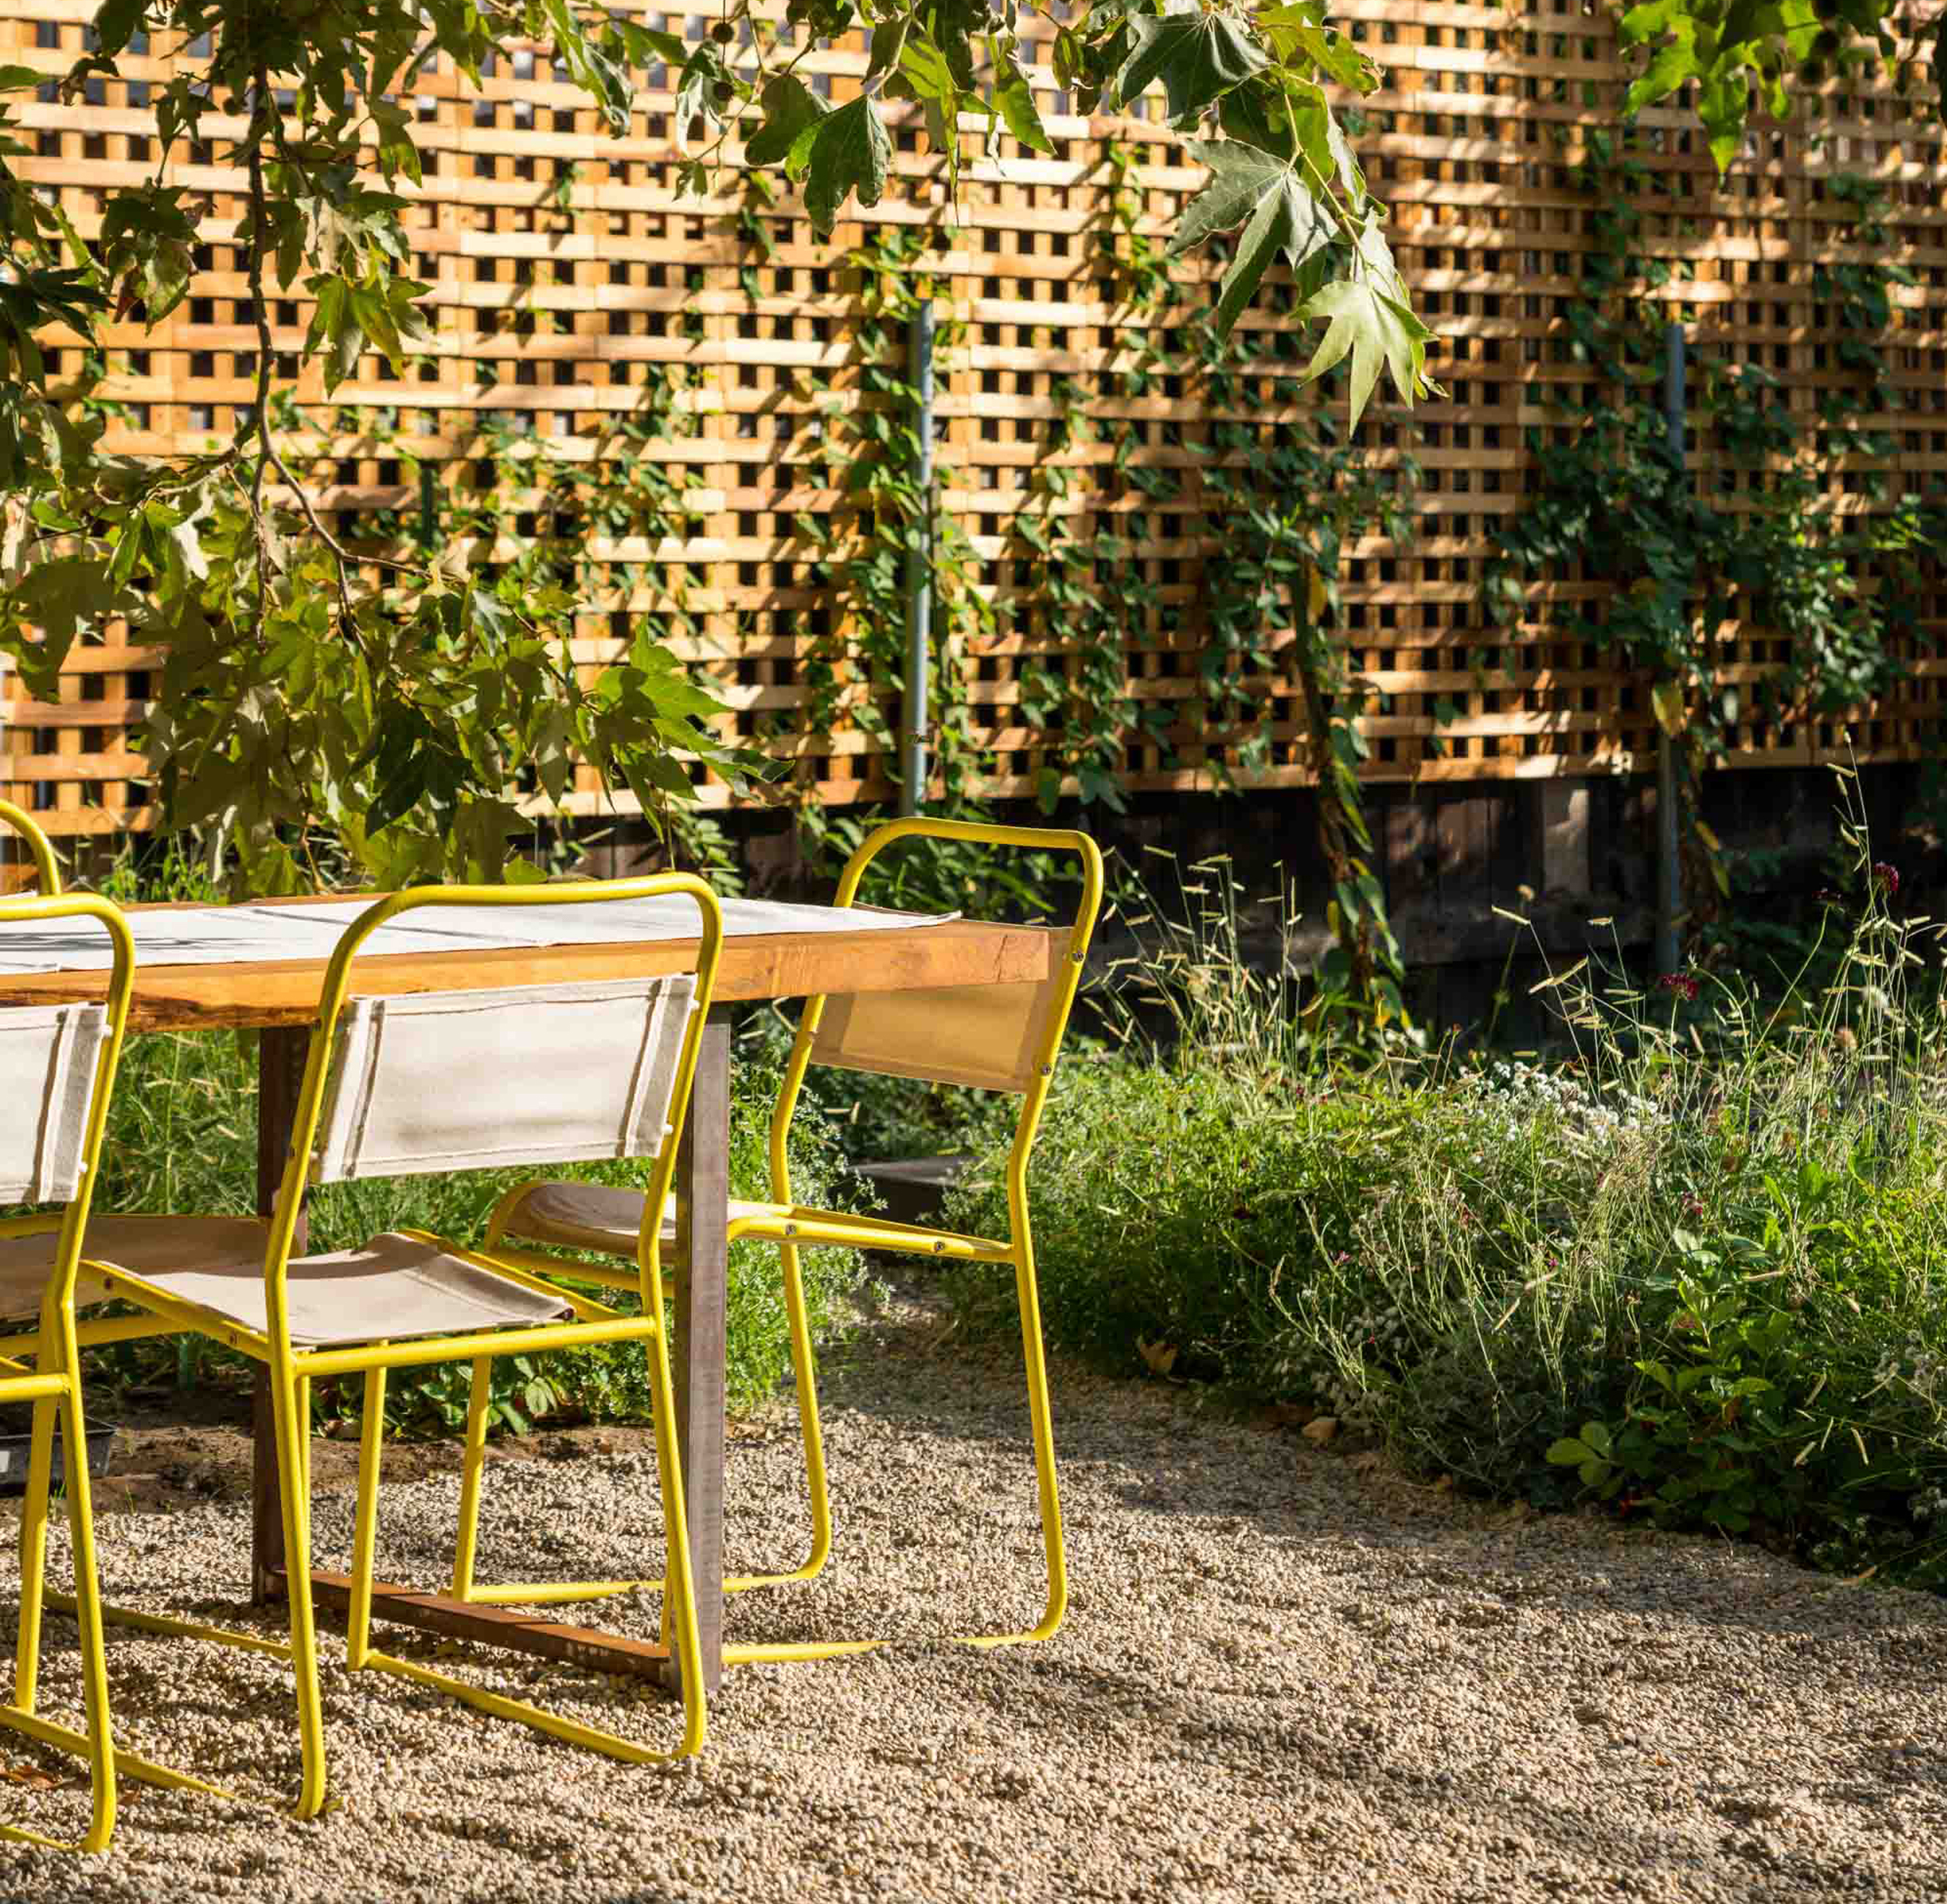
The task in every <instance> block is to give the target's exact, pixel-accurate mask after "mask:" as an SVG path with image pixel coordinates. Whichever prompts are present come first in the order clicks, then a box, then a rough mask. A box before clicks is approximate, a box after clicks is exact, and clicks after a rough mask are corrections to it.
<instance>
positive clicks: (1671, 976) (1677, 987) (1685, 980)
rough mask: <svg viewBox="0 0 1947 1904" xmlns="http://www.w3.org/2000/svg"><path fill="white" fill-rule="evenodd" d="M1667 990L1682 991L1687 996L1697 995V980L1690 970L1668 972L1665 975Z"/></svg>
mask: <svg viewBox="0 0 1947 1904" xmlns="http://www.w3.org/2000/svg"><path fill="white" fill-rule="evenodd" d="M1663 988H1664V991H1680V992H1681V993H1682V994H1683V995H1684V996H1685V998H1695V997H1696V995H1697V981H1696V980H1695V978H1694V977H1692V976H1691V974H1690V973H1688V972H1666V973H1664V975H1663Z"/></svg>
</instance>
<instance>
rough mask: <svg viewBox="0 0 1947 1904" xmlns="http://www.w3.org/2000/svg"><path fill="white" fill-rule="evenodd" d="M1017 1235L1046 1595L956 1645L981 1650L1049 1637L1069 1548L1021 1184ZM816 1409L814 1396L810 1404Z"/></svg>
mask: <svg viewBox="0 0 1947 1904" xmlns="http://www.w3.org/2000/svg"><path fill="white" fill-rule="evenodd" d="M1015 1233H1016V1235H1017V1236H1019V1237H1020V1239H1021V1241H1020V1244H1019V1250H1018V1252H1017V1254H1016V1258H1015V1271H1014V1291H1015V1297H1016V1301H1017V1302H1018V1304H1019V1307H1020V1314H1021V1350H1022V1359H1023V1364H1024V1366H1025V1370H1026V1377H1027V1405H1028V1422H1029V1427H1030V1433H1031V1436H1032V1439H1033V1449H1034V1481H1035V1490H1036V1493H1037V1498H1038V1502H1039V1506H1040V1521H1041V1547H1042V1552H1043V1554H1044V1557H1045V1558H1046V1561H1047V1603H1046V1605H1045V1607H1044V1610H1043V1611H1042V1614H1041V1617H1040V1619H1039V1620H1038V1621H1036V1622H1035V1624H1033V1626H1031V1627H1029V1628H1026V1629H1025V1630H1024V1631H1017V1632H1005V1633H965V1634H960V1635H956V1644H958V1645H963V1646H977V1647H981V1648H983V1649H986V1648H992V1647H999V1646H1026V1645H1036V1644H1037V1643H1038V1642H1040V1641H1043V1640H1046V1639H1051V1638H1054V1635H1055V1634H1056V1633H1057V1632H1058V1631H1060V1630H1061V1626H1062V1621H1063V1620H1064V1619H1065V1617H1067V1613H1068V1603H1069V1585H1068V1548H1067V1545H1066V1543H1065V1540H1064V1538H1063V1535H1062V1496H1061V1488H1060V1485H1059V1483H1058V1481H1057V1479H1056V1476H1055V1468H1054V1425H1053V1414H1054V1410H1053V1406H1052V1403H1051V1400H1050V1397H1049V1394H1048V1381H1047V1355H1046V1353H1045V1351H1044V1349H1043V1346H1042V1341H1041V1305H1040V1290H1039V1287H1038V1286H1037V1281H1036V1278H1035V1274H1034V1249H1033V1243H1032V1241H1030V1232H1029V1229H1028V1223H1027V1214H1026V1192H1025V1188H1024V1186H1020V1185H1017V1186H1016V1211H1015ZM813 1406H814V1408H815V1406H816V1404H815V1399H814V1403H813ZM890 1643H891V1642H888V1641H885V1640H878V1639H847V1640H797V1641H780V1642H771V1643H768V1644H766V1643H762V1642H760V1643H758V1644H756V1645H741V1646H739V1645H731V1646H726V1647H725V1648H724V1664H725V1665H726V1666H755V1665H776V1664H780V1663H790V1662H799V1661H807V1660H814V1659H844V1658H848V1657H850V1656H852V1655H854V1654H856V1653H861V1652H876V1651H878V1649H880V1648H881V1647H883V1646H885V1645H889V1644H890Z"/></svg>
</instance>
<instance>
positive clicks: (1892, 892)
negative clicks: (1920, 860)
mask: <svg viewBox="0 0 1947 1904" xmlns="http://www.w3.org/2000/svg"><path fill="white" fill-rule="evenodd" d="M1873 881H1874V883H1875V885H1882V886H1884V887H1885V889H1886V896H1887V898H1888V899H1898V898H1899V868H1898V867H1897V866H1889V865H1888V864H1886V862H1885V860H1875V861H1874V862H1873Z"/></svg>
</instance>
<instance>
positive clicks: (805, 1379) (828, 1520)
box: [453, 1243, 832, 1639]
mask: <svg viewBox="0 0 1947 1904" xmlns="http://www.w3.org/2000/svg"><path fill="white" fill-rule="evenodd" d="M779 1256H780V1261H781V1262H782V1265H783V1278H784V1307H785V1312H786V1314H787V1316H788V1317H789V1318H790V1343H791V1375H792V1381H793V1385H794V1387H795V1388H796V1390H797V1419H798V1424H799V1428H800V1431H801V1433H802V1434H803V1437H804V1441H805V1492H806V1494H808V1497H809V1498H810V1501H811V1509H812V1545H811V1551H810V1552H809V1553H808V1554H807V1555H806V1557H805V1560H804V1561H803V1562H802V1563H801V1564H799V1565H798V1566H796V1567H794V1568H791V1569H790V1571H788V1572H786V1573H771V1574H732V1575H731V1576H730V1577H729V1578H727V1579H726V1580H725V1581H724V1592H725V1593H749V1592H751V1591H752V1589H755V1588H758V1587H772V1586H792V1585H797V1584H798V1583H799V1582H803V1581H806V1580H814V1579H815V1578H817V1577H818V1576H819V1574H821V1573H822V1572H823V1571H824V1570H825V1566H826V1562H827V1561H829V1559H830V1558H831V1556H832V1503H831V1494H830V1491H829V1488H828V1487H827V1485H826V1469H825V1438H824V1432H823V1427H822V1423H821V1421H820V1419H819V1407H818V1364H817V1359H816V1356H815V1352H814V1350H813V1349H812V1324H811V1316H810V1313H809V1311H808V1309H807V1307H806V1306H805V1279H804V1276H803V1274H802V1272H801V1269H800V1267H799V1262H798V1253H797V1245H796V1244H790V1243H787V1244H782V1245H780V1249H779ZM483 1371H484V1364H480V1363H476V1364H474V1378H473V1386H472V1389H471V1391H470V1395H469V1398H468V1401H467V1452H466V1457H465V1462H464V1465H463V1467H462V1468H461V1470H460V1481H459V1540H458V1542H457V1543H456V1545H455V1547H454V1550H453V1597H454V1599H456V1600H471V1601H472V1602H473V1603H474V1604H475V1605H476V1606H483V1607H487V1606H491V1607H549V1606H561V1605H565V1604H569V1603H573V1602H576V1601H579V1600H612V1599H614V1598H616V1597H618V1596H620V1595H622V1594H625V1593H661V1592H662V1591H663V1590H664V1582H663V1581H661V1580H650V1579H641V1580H546V1581H541V1580H523V1581H504V1582H496V1583H495V1584H494V1585H485V1586H483V1585H479V1584H477V1582H475V1580H474V1559H475V1556H476V1554H477V1552H478V1546H477V1540H478V1529H479V1524H480V1522H479V1515H480V1479H481V1469H482V1468H483V1466H484V1463H485V1461H486V1435H487V1430H486V1410H487V1396H488V1382H487V1377H486V1375H485V1374H484V1372H483ZM664 1638H665V1639H667V1638H668V1635H667V1634H665V1635H664Z"/></svg>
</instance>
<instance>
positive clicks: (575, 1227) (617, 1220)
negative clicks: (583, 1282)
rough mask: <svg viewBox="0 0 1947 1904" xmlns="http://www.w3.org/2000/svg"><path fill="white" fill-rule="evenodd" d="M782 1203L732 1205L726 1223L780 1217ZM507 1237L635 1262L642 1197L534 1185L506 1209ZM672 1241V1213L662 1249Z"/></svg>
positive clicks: (595, 1187) (602, 1187) (596, 1187)
mask: <svg viewBox="0 0 1947 1904" xmlns="http://www.w3.org/2000/svg"><path fill="white" fill-rule="evenodd" d="M783 1207H784V1206H783V1205H782V1204H781V1203H746V1202H744V1201H743V1200H742V1199H741V1198H738V1197H732V1198H731V1199H730V1209H729V1215H730V1220H731V1222H732V1223H736V1222H738V1220H739V1219H745V1220H748V1219H754V1218H756V1217H760V1216H766V1215H769V1214H772V1213H773V1212H782V1210H783ZM503 1227H504V1229H505V1234H508V1235H509V1236H518V1237H525V1238H526V1240H527V1241H530V1242H533V1243H548V1244H554V1245H555V1247H556V1248H559V1249H571V1250H608V1251H614V1253H615V1254H616V1255H621V1256H633V1255H635V1254H636V1237H638V1236H639V1235H640V1234H641V1232H642V1227H643V1193H642V1192H641V1191H639V1190H617V1189H612V1188H610V1187H609V1186H608V1185H607V1184H576V1183H553V1184H535V1185H534V1186H533V1188H531V1189H530V1190H529V1191H527V1192H526V1194H525V1195H523V1196H522V1197H521V1198H519V1201H518V1202H515V1203H512V1204H510V1205H509V1206H508V1207H507V1210H506V1212H505V1217H504V1219H503ZM675 1241H676V1214H675V1212H674V1209H671V1210H667V1211H665V1212H664V1216H663V1242H664V1246H665V1247H666V1248H667V1246H669V1245H671V1244H674V1242H675Z"/></svg>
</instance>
